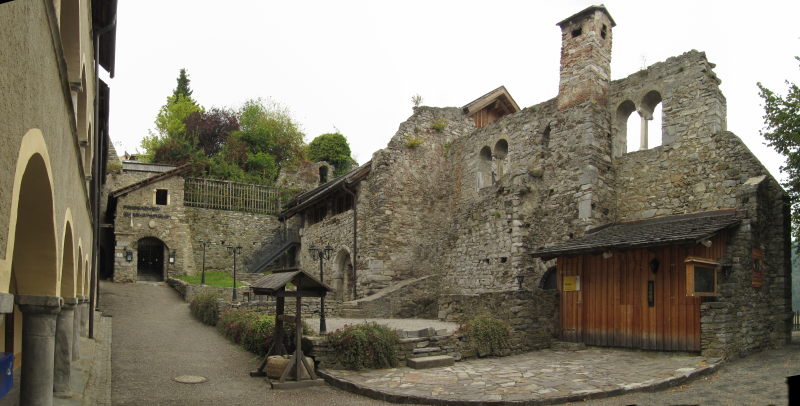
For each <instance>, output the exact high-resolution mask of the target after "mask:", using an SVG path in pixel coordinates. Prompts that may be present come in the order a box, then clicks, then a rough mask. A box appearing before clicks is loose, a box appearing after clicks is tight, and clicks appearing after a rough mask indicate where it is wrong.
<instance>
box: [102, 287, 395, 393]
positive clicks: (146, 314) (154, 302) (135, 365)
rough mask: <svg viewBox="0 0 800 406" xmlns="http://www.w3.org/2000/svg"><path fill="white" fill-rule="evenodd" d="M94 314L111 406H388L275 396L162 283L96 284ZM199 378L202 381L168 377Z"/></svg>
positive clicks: (250, 363)
mask: <svg viewBox="0 0 800 406" xmlns="http://www.w3.org/2000/svg"><path fill="white" fill-rule="evenodd" d="M101 292H102V298H101V299H102V301H101V306H102V311H103V312H104V313H105V314H107V315H108V314H110V315H111V316H112V320H113V326H112V334H113V340H112V349H111V356H112V368H111V369H112V401H113V404H114V405H248V406H252V405H262V404H270V405H303V406H308V405H311V404H315V405H388V404H389V403H385V402H378V401H375V400H372V399H367V398H363V397H360V396H357V395H353V394H351V393H347V392H343V391H340V390H338V389H334V388H331V387H328V386H322V387H316V388H310V389H305V390H302V391H298V390H292V391H288V390H285V391H275V390H271V389H269V388H268V386H267V384H266V382H265V381H264V380H263V379H259V378H251V377H250V376H249V375H248V372H249V371H250V370H253V369H255V368H256V367H257V366H258V364H259V361H260V360H259V359H258V358H257V357H255V356H254V355H252V354H250V353H248V352H246V351H244V350H242V349H240V348H239V347H238V346H236V345H233V344H231V343H230V342H229V341H227V340H226V339H225V338H223V337H222V336H221V335H220V334H219V333H217V332H216V330H215V329H214V328H212V327H208V326H205V325H203V324H202V323H200V322H198V321H196V320H195V319H194V318H192V316H191V315H190V314H189V307H188V306H187V305H186V304H185V303H184V302H183V300H182V299H181V298H180V297H179V296H178V294H177V293H176V292H175V291H173V290H172V289H171V288H169V287H167V286H165V285H164V284H163V283H162V284H155V283H137V284H113V283H106V282H103V283H102V286H101ZM179 375H199V376H204V377H207V378H208V382H206V383H203V384H197V385H190V384H181V383H177V382H174V381H173V380H172V378H174V377H176V376H179Z"/></svg>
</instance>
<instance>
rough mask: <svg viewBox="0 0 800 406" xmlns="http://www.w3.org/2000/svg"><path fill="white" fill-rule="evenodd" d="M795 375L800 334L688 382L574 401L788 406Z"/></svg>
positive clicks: (799, 359)
mask: <svg viewBox="0 0 800 406" xmlns="http://www.w3.org/2000/svg"><path fill="white" fill-rule="evenodd" d="M795 333H798V332H795ZM794 375H800V335H795V336H794V339H793V343H792V345H788V346H786V347H783V348H778V349H772V350H766V351H762V352H759V353H755V354H752V355H750V356H748V357H745V358H740V359H736V360H733V361H728V362H726V363H725V364H723V365H722V367H721V368H720V369H719V371H717V372H715V373H713V374H711V375H708V376H704V377H701V378H698V379H697V380H694V381H692V382H691V383H689V384H688V385H681V386H678V387H675V388H670V389H667V390H663V391H658V392H641V393H630V394H627V395H622V396H618V397H614V398H608V399H602V400H601V399H598V400H592V401H587V402H581V403H574V404H579V405H584V404H585V405H602V406H610V405H634V404H635V405H653V406H659V405H709V406H716V405H787V404H788V402H789V399H788V396H787V393H788V388H787V386H786V378H787V377H789V376H794Z"/></svg>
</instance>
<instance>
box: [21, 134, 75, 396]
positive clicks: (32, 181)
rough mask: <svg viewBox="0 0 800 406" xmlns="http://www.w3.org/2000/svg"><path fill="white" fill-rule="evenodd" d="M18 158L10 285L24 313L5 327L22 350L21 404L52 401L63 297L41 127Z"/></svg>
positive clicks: (66, 247) (67, 257)
mask: <svg viewBox="0 0 800 406" xmlns="http://www.w3.org/2000/svg"><path fill="white" fill-rule="evenodd" d="M26 141H28V144H26ZM37 141H39V143H37ZM34 144H36V145H34ZM32 145H33V146H32ZM37 145H38V147H39V148H41V150H43V153H44V155H43V154H42V153H40V152H33V153H31V154H30V155H28V153H30V152H31V151H26V148H28V149H33V148H36V147H37ZM19 159H20V161H18V166H17V168H18V172H17V173H19V172H21V173H22V175H21V176H20V177H19V178H18V179H19V183H17V184H18V185H19V186H18V187H16V184H15V188H14V191H15V195H14V197H13V198H12V210H13V211H12V213H13V212H16V217H15V218H13V219H12V220H13V221H14V223H13V249H12V256H11V273H10V278H9V285H10V286H9V291H10V292H14V294H15V297H14V302H15V304H16V306H15V313H16V316H22V317H19V318H18V317H16V316H15V317H12V318H11V320H10V323H11V324H12V325H11V326H10V327H11V328H9V329H8V330H7V331H6V332H7V333H8V334H6V346H7V348H11V349H12V351H13V352H15V353H21V357H19V358H20V359H21V372H20V404H51V403H52V398H53V388H54V386H53V384H54V359H55V342H56V339H55V330H56V317H57V315H58V313H59V312H60V311H61V307H62V303H63V299H62V298H61V297H60V296H59V295H60V294H61V292H60V289H59V278H58V276H59V273H58V268H59V267H58V249H57V238H56V223H55V215H54V204H53V203H54V200H53V186H52V185H53V182H52V173H51V171H50V168H49V166H48V160H47V156H46V148H44V142H43V140H41V133H39V132H38V131H31V132H30V133H29V134H28V135H26V138H24V139H23V148H22V150H21V152H20V157H19ZM22 165H24V166H22ZM17 176H19V175H17ZM15 183H16V182H15ZM66 231H67V233H66V235H69V240H68V241H65V244H64V248H63V249H64V251H63V253H64V254H66V255H65V257H64V261H65V262H66V263H67V264H66V265H65V266H66V267H69V263H72V264H73V269H74V262H72V261H74V254H73V253H72V249H73V246H72V240H71V239H72V231H71V227H70V229H69V230H66ZM66 250H70V253H67V252H66ZM67 271H68V272H71V271H69V270H67ZM20 319H21V320H20ZM9 330H11V331H9ZM9 341H11V342H10V343H9Z"/></svg>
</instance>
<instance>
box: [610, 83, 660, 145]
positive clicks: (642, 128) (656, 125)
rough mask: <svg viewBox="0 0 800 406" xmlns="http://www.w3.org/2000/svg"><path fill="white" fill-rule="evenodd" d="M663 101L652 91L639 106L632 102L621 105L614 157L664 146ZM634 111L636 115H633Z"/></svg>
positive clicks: (618, 109) (618, 113)
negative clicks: (662, 130)
mask: <svg viewBox="0 0 800 406" xmlns="http://www.w3.org/2000/svg"><path fill="white" fill-rule="evenodd" d="M661 101H662V99H661V94H660V93H659V92H657V91H655V90H651V91H649V92H647V93H646V94H645V95H644V97H642V100H641V101H640V102H639V104H638V105H637V104H636V103H634V102H633V101H631V100H625V101H624V102H622V103H620V105H619V106H618V107H617V114H616V123H615V125H616V127H617V137H618V139H619V141H618V142H616V143H615V145H616V146H617V147H616V148H615V149H616V150H617V151H615V154H614V155H617V156H618V155H622V154H623V153H625V152H631V151H636V150H644V149H649V148H653V147H657V146H659V145H662V141H663V136H662V133H661V128H662V125H661V121H662V113H661V106H662V103H661ZM634 111H635V112H636V113H637V114H636V115H634V114H633V112H634ZM637 116H638V118H637ZM637 136H638V137H637ZM636 138H638V141H637V140H636ZM637 145H638V148H637Z"/></svg>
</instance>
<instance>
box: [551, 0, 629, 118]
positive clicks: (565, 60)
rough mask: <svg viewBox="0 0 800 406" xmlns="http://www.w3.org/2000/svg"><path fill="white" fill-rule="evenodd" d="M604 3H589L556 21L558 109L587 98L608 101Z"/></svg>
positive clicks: (608, 26) (600, 102)
mask: <svg viewBox="0 0 800 406" xmlns="http://www.w3.org/2000/svg"><path fill="white" fill-rule="evenodd" d="M615 25H616V23H614V19H613V18H611V14H609V13H608V10H606V8H605V6H603V5H599V6H591V7H588V8H586V9H585V10H583V11H581V12H579V13H577V14H575V15H573V16H571V17H568V18H566V19H565V20H563V21H561V22H560V23H558V26H559V27H561V76H560V78H559V83H558V109H559V110H564V109H568V108H570V107H573V106H577V105H579V104H583V103H584V102H587V101H591V102H592V103H595V104H597V105H599V106H600V107H606V105H607V104H608V87H609V82H610V77H611V28H612V27H614V26H615Z"/></svg>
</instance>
